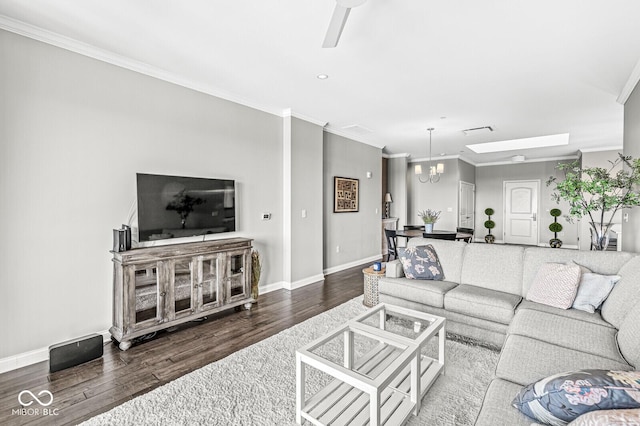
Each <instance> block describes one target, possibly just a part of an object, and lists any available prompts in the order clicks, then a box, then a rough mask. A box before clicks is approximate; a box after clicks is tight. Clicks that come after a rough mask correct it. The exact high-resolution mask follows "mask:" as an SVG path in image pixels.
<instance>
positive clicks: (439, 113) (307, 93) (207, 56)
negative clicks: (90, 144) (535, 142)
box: [0, 0, 640, 164]
mask: <svg viewBox="0 0 640 426" xmlns="http://www.w3.org/2000/svg"><path fill="white" fill-rule="evenodd" d="M334 7H335V1H334V0H271V1H266V0H234V1H229V0H226V1H220V0H191V1H186V2H185V1H182V2H179V1H175V0H174V1H170V0H154V1H153V2H150V1H141V0H111V1H108V2H107V1H104V0H82V1H77V0H29V1H24V0H0V15H4V16H0V28H5V29H11V30H13V31H16V32H19V33H22V34H26V35H30V36H34V34H36V35H38V34H39V36H35V38H40V39H45V40H49V41H51V40H54V42H53V43H54V44H58V45H65V46H66V47H68V48H70V49H71V50H76V51H82V52H85V53H87V54H89V55H90V56H94V57H100V58H103V59H104V58H108V59H107V60H110V61H111V62H116V63H119V64H121V65H124V66H128V67H129V68H133V69H137V70H144V71H145V72H148V73H149V74H152V75H156V76H160V75H162V76H164V78H166V79H167V80H169V81H174V82H178V83H180V84H183V85H185V86H188V87H193V88H197V89H200V90H203V91H205V92H208V93H212V94H215V95H218V96H221V97H224V98H227V99H231V100H235V101H240V102H242V103H245V104H247V105H250V106H254V107H258V108H260V109H263V110H265V111H269V112H272V113H277V114H280V115H282V114H286V111H288V110H289V109H290V110H291V112H292V113H293V115H294V116H300V117H306V118H310V119H313V120H317V121H320V122H328V126H327V128H328V129H329V130H330V131H333V132H335V133H339V134H344V135H345V136H350V137H352V138H354V139H356V140H359V141H362V142H365V143H369V144H372V145H375V146H379V147H383V146H384V147H385V148H384V152H385V153H387V154H390V155H399V154H405V153H406V154H410V155H411V157H412V158H414V159H415V158H424V157H426V156H427V143H428V132H427V131H426V129H427V128H428V127H434V128H435V130H434V132H433V152H434V156H435V155H436V153H437V154H440V153H446V154H447V155H462V156H463V158H465V159H467V160H470V161H471V162H473V163H476V164H482V163H491V162H499V161H505V160H508V159H510V158H511V156H513V155H516V154H521V155H525V156H526V157H527V159H540V158H545V157H558V156H566V155H574V154H576V152H577V150H579V149H582V150H597V149H605V148H609V149H616V148H620V147H621V146H622V132H623V106H622V105H621V104H620V103H618V102H616V99H617V98H618V96H619V95H620V94H621V93H622V92H623V88H624V87H625V84H627V82H628V81H633V79H631V80H630V77H631V76H632V74H633V72H634V68H635V67H636V64H637V63H638V60H639V59H640V26H638V17H640V1H638V0H608V1H607V0H562V1H558V0H538V1H531V0H439V1H435V0H368V1H367V2H366V3H365V4H364V5H362V6H360V7H357V8H354V9H353V10H352V11H351V14H350V16H349V19H348V21H347V24H346V26H345V29H344V32H343V34H342V37H341V39H340V42H339V44H338V47H336V48H335V49H323V48H321V44H322V41H323V39H324V35H325V31H326V29H327V25H328V24H329V20H330V18H331V15H332V12H333V9H334ZM25 24H26V25H25ZM42 30H44V31H42ZM43 34H44V35H45V36H43ZM59 36H64V37H59ZM56 40H57V41H56ZM78 42H80V43H78ZM114 58H115V59H114ZM639 69H640V68H639ZM637 71H638V69H636V72H637ZM321 73H324V74H328V75H329V78H328V79H326V80H319V79H317V78H316V76H317V75H318V74H321ZM443 117H446V118H443ZM353 126H356V127H353ZM481 126H492V127H493V128H494V129H495V131H494V132H493V133H488V134H487V133H485V134H482V135H476V136H465V135H464V134H463V133H462V130H464V129H467V128H472V127H481ZM560 133H569V134H570V143H569V145H568V146H564V147H549V148H544V149H537V150H535V149H534V150H532V149H527V150H522V151H509V152H500V153H488V154H475V153H473V152H471V151H470V150H468V149H467V148H465V145H466V144H475V143H480V142H494V141H502V140H507V139H517V138H528V137H536V136H545V135H552V134H560Z"/></svg>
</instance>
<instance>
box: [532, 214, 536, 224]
mask: <svg viewBox="0 0 640 426" xmlns="http://www.w3.org/2000/svg"><path fill="white" fill-rule="evenodd" d="M532 217H533V221H534V222H535V221H536V214H535V213H534V214H533V216H532Z"/></svg>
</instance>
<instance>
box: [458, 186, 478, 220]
mask: <svg viewBox="0 0 640 426" xmlns="http://www.w3.org/2000/svg"><path fill="white" fill-rule="evenodd" d="M465 185H466V186H469V187H470V188H471V193H472V194H473V202H472V203H471V204H472V205H471V217H472V221H471V223H472V225H473V226H472V228H473V229H475V227H476V184H475V183H471V182H465V181H463V180H461V181H460V182H459V183H458V220H457V223H458V226H462V225H461V223H460V209H461V206H462V187H463V186H465Z"/></svg>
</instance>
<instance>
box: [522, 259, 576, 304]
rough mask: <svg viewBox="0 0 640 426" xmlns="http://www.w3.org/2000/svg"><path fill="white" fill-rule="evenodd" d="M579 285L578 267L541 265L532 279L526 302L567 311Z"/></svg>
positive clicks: (563, 264)
mask: <svg viewBox="0 0 640 426" xmlns="http://www.w3.org/2000/svg"><path fill="white" fill-rule="evenodd" d="M579 284H580V266H578V265H576V264H575V263H543V264H542V265H540V268H539V269H538V273H537V274H536V276H535V278H534V279H533V284H531V288H530V289H529V292H528V293H527V300H530V301H532V302H537V303H542V304H543V305H548V306H554V307H556V308H560V309H569V308H570V307H571V305H572V304H573V301H574V300H575V298H576V293H577V292H578V285H579Z"/></svg>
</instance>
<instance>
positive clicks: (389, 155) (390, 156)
mask: <svg viewBox="0 0 640 426" xmlns="http://www.w3.org/2000/svg"><path fill="white" fill-rule="evenodd" d="M382 156H383V157H384V158H409V157H410V156H411V154H409V153H407V152H403V153H401V154H382Z"/></svg>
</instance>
